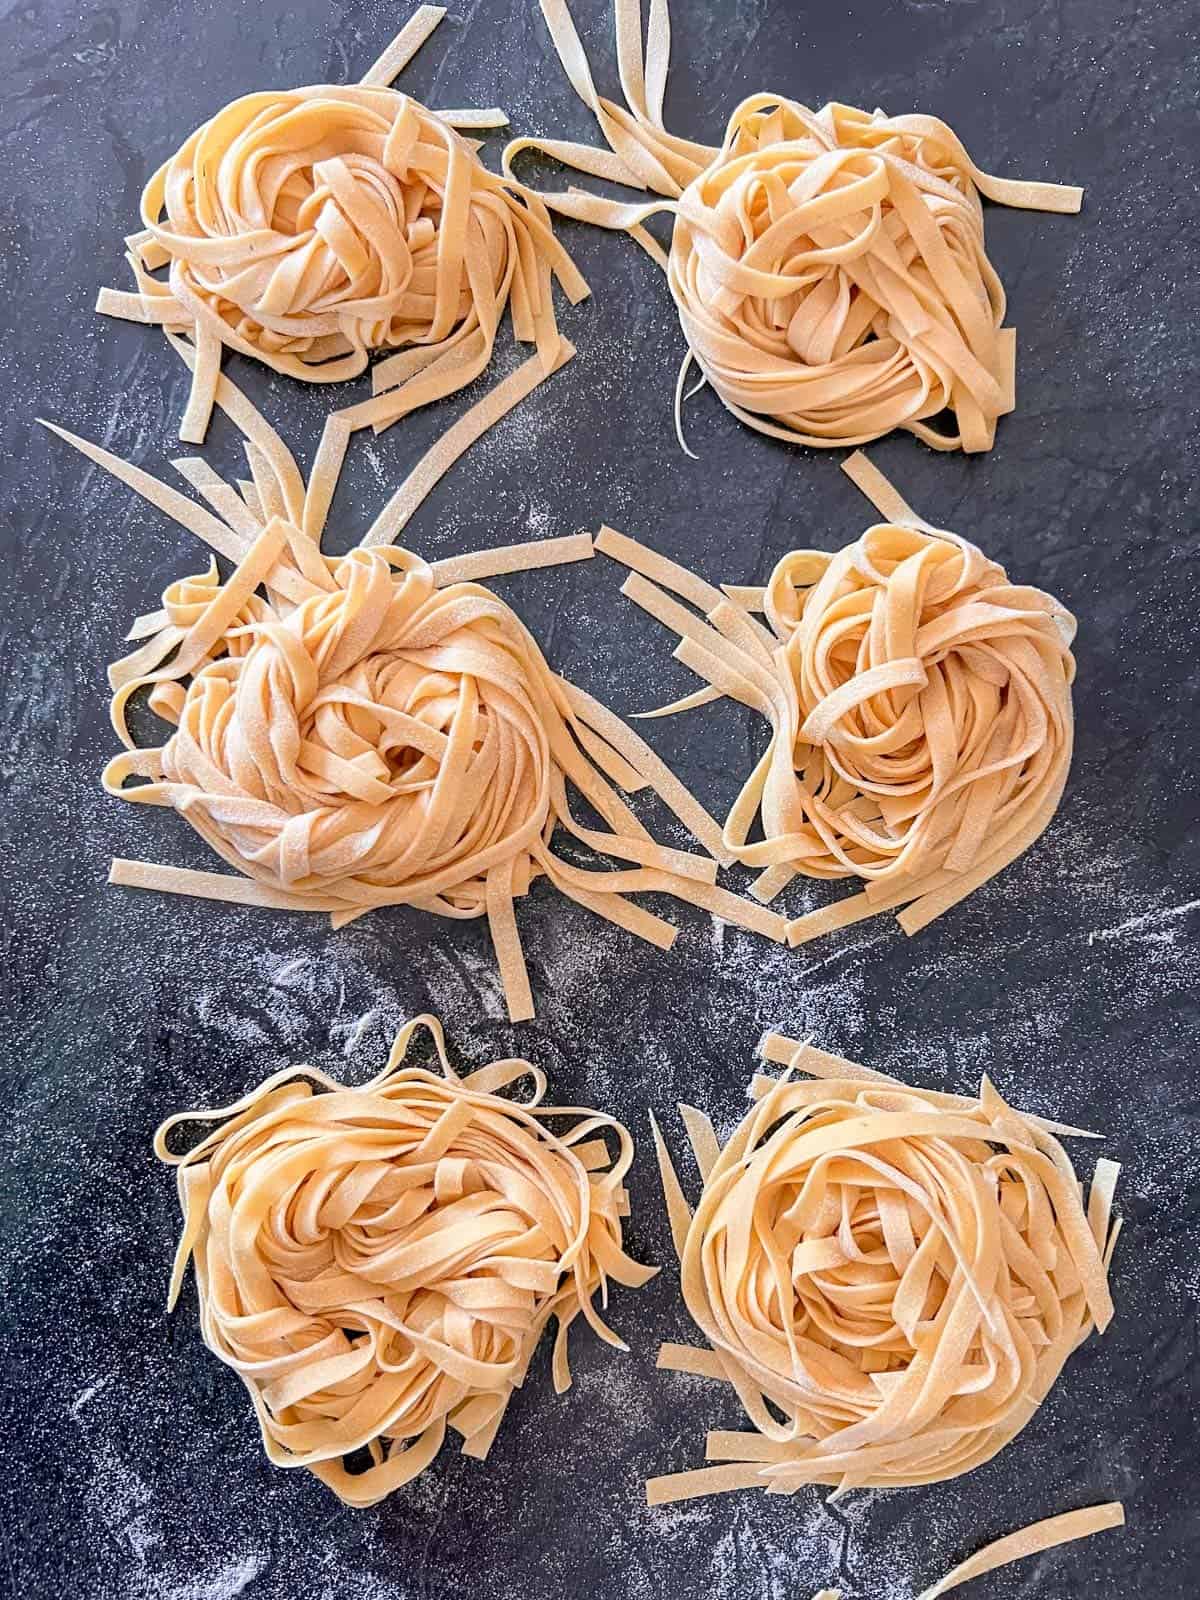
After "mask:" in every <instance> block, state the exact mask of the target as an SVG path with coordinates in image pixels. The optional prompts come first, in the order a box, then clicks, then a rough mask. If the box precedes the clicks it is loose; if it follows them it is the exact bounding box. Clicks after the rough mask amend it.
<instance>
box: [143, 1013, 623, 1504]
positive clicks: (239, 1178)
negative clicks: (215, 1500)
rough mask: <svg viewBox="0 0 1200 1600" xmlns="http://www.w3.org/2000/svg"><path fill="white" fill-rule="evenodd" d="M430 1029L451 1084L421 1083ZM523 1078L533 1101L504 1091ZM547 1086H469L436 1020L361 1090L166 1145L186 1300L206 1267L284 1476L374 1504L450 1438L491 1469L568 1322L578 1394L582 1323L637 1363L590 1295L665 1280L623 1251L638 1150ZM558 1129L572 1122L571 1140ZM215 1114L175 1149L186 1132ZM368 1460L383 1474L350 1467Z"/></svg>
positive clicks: (253, 1106) (204, 1284) (278, 1102)
mask: <svg viewBox="0 0 1200 1600" xmlns="http://www.w3.org/2000/svg"><path fill="white" fill-rule="evenodd" d="M422 1027H425V1028H428V1029H429V1031H430V1033H431V1034H432V1037H433V1041H434V1043H435V1045H436V1048H437V1051H438V1054H439V1056H440V1057H441V1062H442V1073H441V1074H440V1075H439V1074H438V1073H436V1072H431V1071H429V1070H427V1069H425V1068H424V1067H405V1066H403V1060H404V1056H405V1053H406V1051H407V1049H408V1046H409V1043H410V1041H411V1039H412V1037H413V1034H414V1032H415V1031H416V1030H417V1029H419V1028H422ZM298 1074H299V1075H300V1076H297V1075H298ZM526 1075H530V1076H532V1077H533V1080H534V1093H533V1097H532V1099H531V1100H530V1101H529V1102H528V1103H527V1104H525V1105H518V1104H515V1103H514V1102H512V1101H510V1100H506V1099H503V1098H501V1097H500V1096H499V1095H498V1094H497V1093H496V1092H495V1091H496V1090H497V1089H499V1088H503V1087H505V1086H506V1085H508V1084H510V1083H512V1082H513V1081H514V1080H516V1079H518V1078H520V1077H522V1076H526ZM545 1087H546V1085H545V1078H544V1075H543V1074H542V1073H541V1072H540V1071H539V1070H538V1069H537V1068H535V1067H532V1066H531V1065H530V1064H529V1063H528V1062H527V1061H520V1060H505V1061H498V1062H494V1063H492V1064H491V1065H490V1066H488V1067H484V1068H482V1069H481V1070H480V1071H478V1072H475V1073H472V1074H470V1075H469V1076H467V1077H465V1078H460V1077H458V1076H457V1075H456V1074H455V1073H454V1072H453V1070H452V1069H451V1067H450V1065H449V1063H448V1061H447V1060H446V1057H445V1051H444V1045H443V1040H442V1033H441V1028H440V1026H439V1025H438V1023H437V1021H436V1019H434V1018H430V1017H419V1018H417V1019H415V1020H414V1021H412V1022H410V1023H408V1024H407V1025H406V1026H405V1028H404V1029H403V1030H402V1031H401V1033H400V1034H399V1035H398V1037H397V1039H396V1043H395V1045H394V1046H393V1049H392V1053H391V1056H390V1057H389V1060H388V1063H387V1066H386V1067H385V1068H384V1070H383V1072H382V1073H381V1074H380V1075H379V1076H378V1077H377V1078H375V1079H373V1080H372V1081H371V1082H370V1083H368V1084H366V1085H365V1086H364V1087H363V1088H346V1087H344V1086H343V1085H341V1084H339V1083H337V1082H336V1080H333V1079H331V1078H328V1077H326V1076H325V1075H324V1074H323V1073H320V1072H317V1071H315V1070H313V1069H312V1068H308V1067H303V1068H287V1069H285V1070H284V1071H283V1072H280V1073H276V1074H275V1075H274V1076H273V1077H271V1078H268V1079H267V1080H266V1082H264V1083H263V1084H262V1085H261V1086H260V1087H259V1088H258V1089H257V1090H255V1091H254V1092H253V1093H252V1094H250V1095H248V1096H246V1098H245V1099H243V1100H240V1101H238V1102H237V1103H236V1104H234V1105H231V1106H228V1107H225V1108H224V1109H223V1110H221V1111H218V1112H185V1113H182V1114H181V1115H179V1116H176V1117H172V1118H170V1119H169V1120H168V1121H167V1122H165V1123H164V1124H163V1126H162V1127H161V1128H160V1129H159V1131H158V1135H157V1138H156V1143H155V1148H156V1150H157V1152H158V1154H159V1155H160V1157H161V1158H162V1159H163V1160H165V1161H168V1162H170V1163H171V1164H173V1165H175V1166H177V1167H178V1184H179V1195H180V1203H181V1206H182V1209H183V1214H184V1225H183V1234H182V1237H181V1239H180V1244H179V1250H178V1253H177V1257H176V1265H175V1272H174V1277H173V1280H172V1287H171V1303H172V1304H173V1303H174V1301H175V1299H176V1297H177V1295H178V1292H179V1287H180V1282H181V1279H182V1275H183V1272H184V1270H185V1268H186V1266H187V1263H188V1261H189V1259H190V1260H192V1261H193V1262H194V1265H195V1271H196V1283H197V1289H198V1294H199V1301H200V1315H201V1327H202V1330H203V1336H204V1341H205V1343H206V1344H207V1345H208V1346H209V1348H210V1349H211V1350H212V1351H213V1353H214V1354H215V1355H217V1356H218V1357H219V1358H220V1359H221V1360H222V1361H223V1362H224V1363H225V1364H226V1365H227V1366H229V1367H231V1368H232V1369H233V1370H234V1371H235V1372H237V1373H238V1375H239V1376H240V1377H241V1379H242V1381H243V1383H244V1384H245V1385H246V1388H247V1389H248V1391H249V1393H250V1396H251V1399H252V1400H253V1403H254V1409H255V1412H256V1415H257V1417H258V1421H259V1424H260V1427H261V1429H262V1436H263V1443H264V1445H265V1447H266V1451H267V1454H268V1456H269V1457H270V1459H271V1461H272V1462H274V1463H275V1464H276V1465H277V1466H282V1467H302V1466H303V1467H308V1468H310V1470H311V1471H313V1472H314V1473H315V1474H316V1475H317V1477H319V1478H320V1479H321V1480H322V1481H323V1482H324V1483H326V1484H327V1485H328V1486H329V1487H330V1488H332V1489H333V1490H334V1491H335V1492H336V1493H337V1494H338V1495H339V1496H340V1498H341V1499H342V1500H344V1501H345V1502H346V1503H348V1504H350V1505H354V1506H366V1505H371V1504H374V1503H375V1502H376V1501H378V1500H380V1499H382V1498H383V1497H384V1496H385V1495H387V1494H388V1493H390V1492H391V1491H392V1490H393V1489H395V1488H397V1487H398V1486H399V1485H401V1484H403V1483H406V1482H408V1481H409V1480H411V1479H412V1478H414V1477H415V1476H416V1475H417V1474H418V1473H420V1472H421V1471H423V1470H424V1468H425V1467H427V1466H428V1465H429V1463H430V1461H432V1459H433V1457H434V1456H435V1455H436V1453H437V1451H438V1449H439V1447H440V1445H441V1444H442V1441H443V1439H444V1436H445V1431H446V1427H447V1424H449V1425H450V1426H451V1427H453V1428H454V1429H455V1430H457V1431H458V1432H459V1433H460V1434H461V1435H462V1436H463V1439H464V1444H463V1450H464V1453H466V1454H468V1455H474V1456H477V1457H482V1456H483V1455H485V1454H486V1452H487V1449H488V1447H489V1446H490V1444H491V1441H492V1439H493V1437H494V1435H495V1432H496V1429H497V1427H498V1426H499V1423H500V1420H501V1417H502V1416H503V1413H504V1410H505V1407H506V1406H507V1404H508V1401H509V1399H510V1397H511V1395H512V1392H513V1389H514V1387H516V1386H518V1385H519V1384H520V1383H521V1382H522V1380H523V1378H524V1375H525V1371H526V1367H527V1365H528V1362H529V1359H530V1357H531V1355H532V1353H533V1349H534V1347H535V1345H536V1344H537V1342H538V1339H539V1337H540V1335H541V1333H542V1331H543V1329H544V1328H545V1327H546V1325H547V1323H548V1322H549V1321H550V1320H551V1318H556V1319H557V1321H558V1334H557V1339H556V1342H555V1349H554V1368H553V1370H554V1382H555V1387H556V1388H557V1389H558V1390H560V1391H561V1390H563V1389H565V1388H567V1387H568V1386H569V1384H570V1381H571V1379H570V1370H569V1366H568V1363H567V1349H566V1339H567V1330H568V1329H569V1327H570V1325H571V1323H572V1322H573V1321H574V1319H575V1318H576V1317H577V1316H582V1317H583V1318H584V1320H585V1321H586V1322H588V1323H589V1324H590V1325H591V1327H592V1328H593V1329H594V1330H595V1331H596V1332H597V1333H598V1334H599V1335H600V1337H601V1338H602V1339H603V1340H605V1341H606V1342H607V1343H608V1344H611V1345H616V1346H618V1347H619V1348H622V1349H624V1348H625V1346H624V1345H622V1344H621V1341H620V1340H619V1339H618V1338H617V1337H616V1335H615V1334H613V1333H612V1332H611V1330H610V1329H609V1328H608V1327H607V1326H606V1325H605V1323H604V1322H603V1321H602V1320H601V1318H600V1317H599V1315H598V1313H597V1311H596V1310H595V1307H594V1306H593V1304H592V1300H593V1296H594V1295H595V1294H596V1292H597V1291H598V1290H599V1291H602V1292H603V1291H605V1288H606V1284H607V1282H608V1280H609V1279H613V1280H615V1281H616V1282H619V1283H623V1284H628V1285H634V1286H636V1285H640V1284H642V1283H644V1282H646V1281H647V1280H648V1279H649V1278H650V1277H652V1276H653V1272H654V1269H652V1268H645V1267H641V1266H639V1265H638V1264H637V1263H636V1262H634V1261H632V1260H631V1259H630V1258H629V1257H628V1256H627V1255H626V1254H625V1253H624V1251H623V1250H622V1248H621V1217H622V1215H624V1214H626V1213H627V1209H628V1207H627V1201H626V1196H625V1191H624V1189H623V1187H622V1184H623V1179H624V1176H625V1173H626V1171H627V1170H628V1167H629V1164H630V1161H631V1159H632V1142H631V1140H630V1136H629V1134H628V1132H627V1131H626V1130H625V1129H624V1128H623V1127H622V1126H621V1125H620V1124H619V1123H617V1122H614V1121H613V1120H612V1119H611V1118H609V1117H604V1116H599V1115H596V1114H594V1113H592V1112H586V1111H578V1110H576V1109H575V1108H568V1109H560V1108H556V1107H544V1106H542V1105H541V1104H540V1101H541V1099H542V1096H543V1094H544V1092H545ZM325 1091H327V1092H325ZM552 1116H553V1117H558V1116H566V1117H570V1118H572V1119H573V1126H572V1127H571V1128H570V1129H569V1131H567V1132H564V1133H563V1134H561V1135H557V1136H556V1135H555V1134H553V1133H551V1132H550V1131H549V1130H548V1129H547V1127H546V1126H545V1119H546V1118H547V1117H552ZM213 1117H219V1118H222V1119H224V1120H223V1123H222V1126H220V1127H219V1128H217V1129H216V1130H215V1131H214V1132H211V1133H209V1134H208V1135H207V1137H205V1138H203V1139H202V1140H201V1141H200V1143H199V1144H197V1145H196V1146H195V1148H194V1149H192V1150H191V1151H190V1152H188V1153H187V1154H186V1155H183V1156H177V1155H173V1154H172V1153H171V1152H170V1149H169V1145H168V1140H169V1136H170V1134H171V1132H172V1130H173V1129H174V1128H176V1127H177V1126H179V1125H180V1124H181V1123H188V1122H194V1121H198V1120H207V1119H211V1118H213ZM606 1135H608V1136H612V1137H613V1138H614V1140H615V1144H616V1150H617V1153H616V1155H615V1157H614V1156H613V1154H612V1152H611V1151H610V1150H609V1148H608V1145H607V1144H606V1142H605V1136H606ZM363 1449H365V1451H366V1452H367V1456H368V1457H369V1464H364V1458H360V1460H359V1462H357V1463H355V1462H351V1463H346V1462H345V1461H344V1460H343V1459H342V1458H343V1457H347V1456H351V1455H352V1454H353V1453H354V1452H355V1451H359V1450H363ZM356 1468H357V1469H358V1470H355V1469H356Z"/></svg>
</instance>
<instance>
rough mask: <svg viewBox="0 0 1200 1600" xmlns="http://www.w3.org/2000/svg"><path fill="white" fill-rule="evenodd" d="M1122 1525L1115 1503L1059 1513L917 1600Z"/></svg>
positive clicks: (822, 1596)
mask: <svg viewBox="0 0 1200 1600" xmlns="http://www.w3.org/2000/svg"><path fill="white" fill-rule="evenodd" d="M1124 1524H1125V1509H1124V1507H1123V1506H1122V1505H1121V1504H1120V1502H1119V1501H1116V1500H1112V1501H1109V1502H1108V1503H1107V1504H1105V1505H1099V1506H1084V1507H1082V1508H1081V1509H1080V1510H1078V1511H1063V1512H1060V1513H1059V1515H1058V1516H1055V1517H1047V1518H1046V1519H1045V1520H1044V1521H1042V1522H1032V1523H1030V1524H1029V1526H1028V1527H1025V1528H1019V1529H1018V1530H1017V1531H1016V1532H1015V1533H1009V1534H1006V1535H1005V1536H1004V1538H1002V1539H996V1540H994V1541H993V1542H992V1543H991V1544H988V1545H984V1547H983V1549H982V1550H977V1551H976V1552H975V1554H974V1555H973V1556H970V1557H968V1559H967V1560H966V1561H963V1562H960V1564H959V1565H958V1566H957V1567H955V1568H954V1569H953V1571H951V1572H948V1573H947V1574H946V1576H945V1577H944V1578H941V1579H940V1580H939V1581H938V1582H937V1583H935V1584H932V1585H931V1586H930V1587H929V1588H928V1589H926V1590H924V1591H923V1592H922V1593H921V1594H920V1595H919V1596H918V1597H917V1600H938V1597H939V1596H940V1595H943V1594H946V1593H948V1592H949V1591H950V1590H951V1589H957V1588H958V1586H959V1584H960V1583H967V1582H969V1581H970V1579H972V1578H978V1577H982V1575H983V1574H984V1573H986V1572H995V1571H996V1569H997V1568H998V1567H1006V1566H1008V1565H1009V1564H1010V1563H1011V1562H1013V1561H1021V1560H1024V1558H1025V1557H1026V1556H1032V1555H1038V1554H1040V1553H1041V1552H1042V1551H1043V1550H1053V1549H1055V1548H1056V1547H1057V1546H1058V1545H1061V1544H1069V1543H1070V1542H1071V1541H1072V1540H1073V1539H1087V1538H1090V1536H1091V1535H1092V1534H1093V1533H1103V1532H1105V1531H1106V1530H1107V1529H1109V1528H1120V1527H1123V1526H1124ZM813 1600H841V1591H840V1590H839V1589H822V1590H821V1591H820V1592H819V1593H818V1594H815V1595H813Z"/></svg>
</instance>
